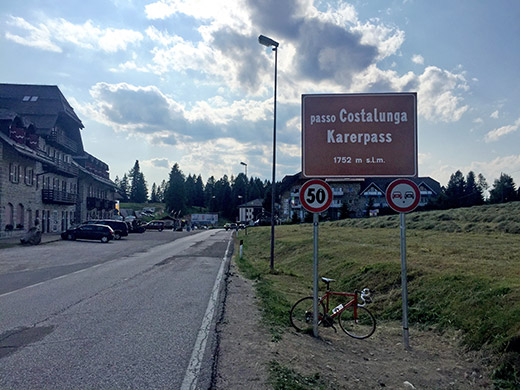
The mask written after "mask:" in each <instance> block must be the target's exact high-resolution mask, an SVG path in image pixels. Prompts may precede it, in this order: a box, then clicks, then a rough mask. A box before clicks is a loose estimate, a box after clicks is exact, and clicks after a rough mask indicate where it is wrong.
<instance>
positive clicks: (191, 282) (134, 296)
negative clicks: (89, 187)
mask: <svg viewBox="0 0 520 390" xmlns="http://www.w3.org/2000/svg"><path fill="white" fill-rule="evenodd" d="M231 250H232V244H231V233H228V232H225V231H223V230H209V231H203V232H199V233H195V234H189V235H187V234H184V235H183V234H182V233H174V232H168V231H163V232H146V233H144V234H142V235H130V236H128V237H127V238H124V239H123V240H121V241H114V242H111V243H109V244H101V243H99V242H89V241H83V242H80V241H75V242H69V241H58V242H55V243H49V244H46V245H40V246H34V247H17V248H10V249H4V250H2V251H1V252H0V285H1V286H2V290H3V292H0V389H123V388H124V389H182V390H185V389H186V390H187V389H196V388H207V387H208V386H209V383H210V380H211V366H212V362H213V348H214V334H213V331H214V325H213V324H214V321H215V312H216V310H217V305H218V304H219V301H220V299H219V295H218V292H219V289H220V286H221V281H222V276H223V273H224V270H225V266H226V264H227V261H226V260H227V259H228V258H229V256H230V251H231ZM8 280H10V281H11V282H9V283H6V281H8ZM4 283H6V284H5V285H4ZM6 285H7V287H6Z"/></svg>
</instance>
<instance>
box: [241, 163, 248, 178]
mask: <svg viewBox="0 0 520 390" xmlns="http://www.w3.org/2000/svg"><path fill="white" fill-rule="evenodd" d="M240 165H243V166H244V167H245V170H246V177H247V164H246V163H245V162H242V161H240Z"/></svg>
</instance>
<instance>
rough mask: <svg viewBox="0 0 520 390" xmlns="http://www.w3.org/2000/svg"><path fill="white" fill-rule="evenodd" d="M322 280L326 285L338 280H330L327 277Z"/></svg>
mask: <svg viewBox="0 0 520 390" xmlns="http://www.w3.org/2000/svg"><path fill="white" fill-rule="evenodd" d="M321 280H323V281H324V282H325V283H330V282H335V281H336V280H334V279H329V278H325V277H323V276H322V277H321Z"/></svg>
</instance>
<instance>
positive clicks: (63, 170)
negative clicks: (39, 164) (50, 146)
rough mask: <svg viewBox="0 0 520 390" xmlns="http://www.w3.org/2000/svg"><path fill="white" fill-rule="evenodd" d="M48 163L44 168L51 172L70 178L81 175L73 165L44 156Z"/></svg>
mask: <svg viewBox="0 0 520 390" xmlns="http://www.w3.org/2000/svg"><path fill="white" fill-rule="evenodd" d="M43 157H44V158H45V159H46V160H48V163H43V164H44V168H45V169H46V170H48V171H49V172H55V173H59V174H62V175H65V176H69V177H76V176H78V174H79V169H78V167H77V166H75V165H73V164H72V163H69V162H66V161H63V160H60V159H58V158H56V157H50V156H45V155H44V156H43Z"/></svg>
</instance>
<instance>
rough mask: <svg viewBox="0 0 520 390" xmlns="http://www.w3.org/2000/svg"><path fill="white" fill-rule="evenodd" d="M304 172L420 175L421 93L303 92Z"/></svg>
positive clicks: (356, 175) (312, 175)
mask: <svg viewBox="0 0 520 390" xmlns="http://www.w3.org/2000/svg"><path fill="white" fill-rule="evenodd" d="M302 173H303V175H304V176H305V177H321V178H326V177H390V176H394V177H395V176H400V177H414V176H417V94H416V93H382V94H317V95H316V94H313V95H302Z"/></svg>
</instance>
